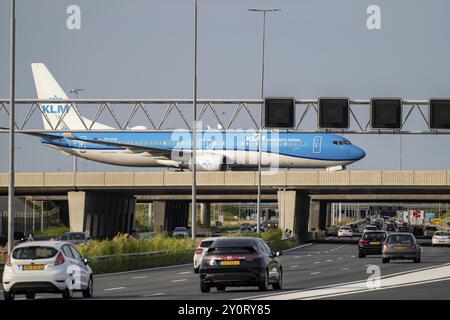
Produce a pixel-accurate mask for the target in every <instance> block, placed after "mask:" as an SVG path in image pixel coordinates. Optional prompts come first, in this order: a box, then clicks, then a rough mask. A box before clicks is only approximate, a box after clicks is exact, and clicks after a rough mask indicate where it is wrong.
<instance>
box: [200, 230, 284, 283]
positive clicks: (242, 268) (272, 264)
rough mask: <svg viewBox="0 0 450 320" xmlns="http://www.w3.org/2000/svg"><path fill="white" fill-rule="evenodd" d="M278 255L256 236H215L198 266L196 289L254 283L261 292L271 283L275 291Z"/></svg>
mask: <svg viewBox="0 0 450 320" xmlns="http://www.w3.org/2000/svg"><path fill="white" fill-rule="evenodd" d="M280 255H281V252H279V251H277V252H275V253H274V252H273V251H272V249H271V248H270V247H269V246H268V245H267V244H266V243H265V242H264V241H263V240H262V239H260V238H244V237H242V238H241V237H236V238H218V239H217V240H216V241H214V243H213V244H212V245H211V247H209V248H208V252H207V253H206V255H205V256H204V257H203V260H202V263H201V265H200V289H201V291H202V292H209V291H210V289H211V287H216V288H217V291H224V290H225V288H226V287H247V286H257V287H258V288H259V290H261V291H265V290H267V289H268V287H269V285H272V287H273V289H275V290H279V289H281V287H282V281H283V270H282V266H281V263H280V261H279V260H278V259H277V257H279V256H280Z"/></svg>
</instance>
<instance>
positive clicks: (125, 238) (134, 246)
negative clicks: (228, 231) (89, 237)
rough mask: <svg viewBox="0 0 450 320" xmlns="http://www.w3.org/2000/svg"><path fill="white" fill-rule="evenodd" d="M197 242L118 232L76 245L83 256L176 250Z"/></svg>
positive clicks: (189, 246)
mask: <svg viewBox="0 0 450 320" xmlns="http://www.w3.org/2000/svg"><path fill="white" fill-rule="evenodd" d="M197 243H198V242H193V241H192V240H191V239H189V238H170V237H163V236H159V237H154V238H151V239H146V240H137V239H135V238H133V237H130V236H129V235H128V234H119V235H117V236H116V237H114V238H113V239H112V240H102V241H92V242H90V243H89V244H84V245H83V244H82V245H78V246H77V247H78V249H79V250H80V253H81V254H82V255H83V256H85V257H99V256H106V255H119V254H124V253H142V252H152V251H162V250H167V251H177V250H189V249H195V248H196V245H197Z"/></svg>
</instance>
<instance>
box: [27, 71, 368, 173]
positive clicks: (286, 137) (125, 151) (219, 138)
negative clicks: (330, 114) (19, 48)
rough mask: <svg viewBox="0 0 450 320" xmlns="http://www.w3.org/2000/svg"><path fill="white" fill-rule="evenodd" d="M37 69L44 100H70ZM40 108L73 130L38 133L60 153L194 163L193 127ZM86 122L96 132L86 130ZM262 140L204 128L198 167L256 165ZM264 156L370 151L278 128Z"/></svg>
mask: <svg viewBox="0 0 450 320" xmlns="http://www.w3.org/2000/svg"><path fill="white" fill-rule="evenodd" d="M31 67H32V71H33V77H34V82H35V85H36V91H37V95H38V98H39V99H55V100H58V99H68V97H67V95H66V94H65V92H64V91H63V90H62V89H61V87H60V86H59V84H58V83H57V82H56V80H55V79H54V77H53V76H52V74H51V73H50V71H49V70H48V69H47V67H46V66H45V65H44V64H41V63H33V64H32V66H31ZM40 108H41V110H42V113H43V116H42V118H43V121H44V127H45V129H46V130H49V131H51V130H60V131H64V130H67V131H70V132H67V133H61V132H54V133H52V132H50V133H42V134H34V135H38V136H39V137H40V138H41V141H42V143H43V144H45V145H47V146H49V147H52V148H54V149H56V150H58V151H61V152H64V153H66V154H70V155H75V156H78V157H82V158H85V159H89V160H93V161H98V162H102V163H107V164H113V165H120V166H133V167H171V168H176V169H181V170H182V169H185V168H189V167H190V166H191V153H192V143H191V133H190V132H189V131H182V130H181V131H178V130H175V131H164V132H137V130H139V129H142V127H135V128H131V129H130V132H125V133H124V132H120V133H114V132H110V130H114V128H113V127H110V126H108V125H105V124H101V123H98V122H95V123H93V122H92V121H91V120H89V119H87V118H84V117H82V116H80V115H79V114H78V113H77V112H76V111H75V110H74V109H73V108H69V106H68V105H63V104H61V103H57V102H55V103H54V104H42V105H40ZM63 114H64V117H63V119H61V116H62V115H63ZM83 122H84V124H85V125H86V126H87V127H91V126H92V129H93V130H94V131H87V130H85V126H84V124H83ZM133 129H134V131H133ZM102 130H103V132H102ZM106 131H108V132H106ZM258 139H259V136H258V133H255V132H246V131H244V130H235V131H229V130H227V131H219V130H218V131H201V132H199V133H198V138H197V168H198V170H205V171H209V170H210V171H218V170H227V169H240V168H250V167H255V166H257V159H258V156H257V155H258V146H259V143H258V141H259V140H258ZM261 154H262V156H261V157H262V161H261V165H262V166H265V167H271V166H276V167H279V168H329V167H339V166H341V167H345V166H346V165H348V164H351V163H353V162H355V161H358V160H360V159H362V158H364V157H365V155H366V153H365V152H364V150H362V149H361V148H359V147H357V146H355V145H353V144H352V143H351V142H350V141H349V140H347V139H346V138H344V137H341V136H339V135H335V134H328V133H318V134H312V133H278V134H277V133H273V132H272V133H270V132H269V133H267V134H264V135H263V149H262V153H261Z"/></svg>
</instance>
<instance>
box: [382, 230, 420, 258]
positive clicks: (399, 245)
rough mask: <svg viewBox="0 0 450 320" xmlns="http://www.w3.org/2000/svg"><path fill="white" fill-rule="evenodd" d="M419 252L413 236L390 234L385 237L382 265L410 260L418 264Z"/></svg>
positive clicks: (408, 234)
mask: <svg viewBox="0 0 450 320" xmlns="http://www.w3.org/2000/svg"><path fill="white" fill-rule="evenodd" d="M421 251H422V250H421V247H420V245H419V243H418V242H417V240H416V237H414V235H413V234H411V233H406V232H401V233H391V234H389V235H388V236H387V237H386V240H385V241H384V244H383V249H382V256H383V263H388V262H389V261H390V260H394V259H401V260H409V259H410V260H413V261H414V262H415V263H419V262H420V256H421Z"/></svg>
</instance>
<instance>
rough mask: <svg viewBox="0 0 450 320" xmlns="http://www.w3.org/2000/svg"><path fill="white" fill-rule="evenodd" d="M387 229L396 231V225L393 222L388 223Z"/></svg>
mask: <svg viewBox="0 0 450 320" xmlns="http://www.w3.org/2000/svg"><path fill="white" fill-rule="evenodd" d="M386 231H389V232H395V225H394V224H392V223H388V224H386Z"/></svg>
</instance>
